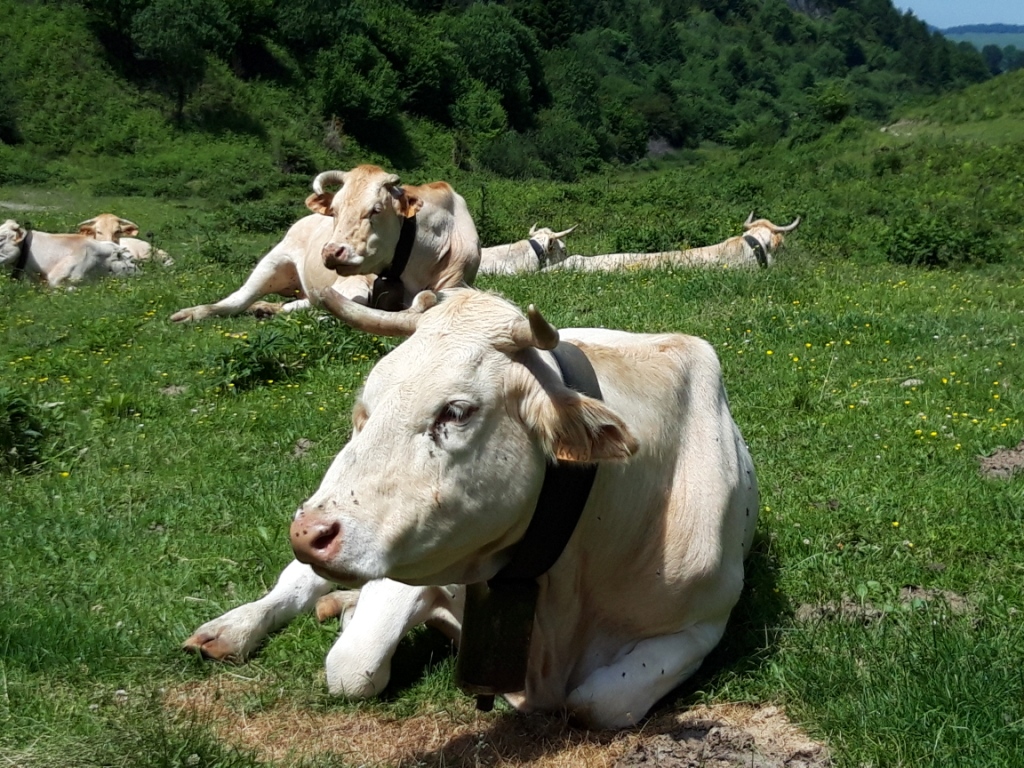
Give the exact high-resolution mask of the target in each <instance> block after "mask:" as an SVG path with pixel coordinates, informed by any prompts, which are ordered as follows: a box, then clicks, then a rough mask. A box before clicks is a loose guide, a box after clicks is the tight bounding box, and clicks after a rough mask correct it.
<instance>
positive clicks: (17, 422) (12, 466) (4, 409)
mask: <svg viewBox="0 0 1024 768" xmlns="http://www.w3.org/2000/svg"><path fill="white" fill-rule="evenodd" d="M45 441H46V429H45V427H44V425H43V418H42V411H41V409H40V408H39V407H38V406H36V405H35V403H32V402H30V401H29V400H27V399H25V398H24V397H22V396H21V395H19V394H17V393H16V392H14V391H13V390H11V389H7V388H0V470H7V471H12V472H20V471H23V470H25V469H28V468H30V467H32V466H34V465H36V464H38V463H39V462H40V461H42V458H43V453H44V444H45Z"/></svg>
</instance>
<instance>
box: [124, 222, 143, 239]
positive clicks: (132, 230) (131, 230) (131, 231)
mask: <svg viewBox="0 0 1024 768" xmlns="http://www.w3.org/2000/svg"><path fill="white" fill-rule="evenodd" d="M137 234H139V228H138V227H137V226H136V225H135V224H129V225H128V226H127V227H121V235H122V236H123V237H135V236H136V235H137Z"/></svg>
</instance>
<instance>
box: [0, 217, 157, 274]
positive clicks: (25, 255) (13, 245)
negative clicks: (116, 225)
mask: <svg viewBox="0 0 1024 768" xmlns="http://www.w3.org/2000/svg"><path fill="white" fill-rule="evenodd" d="M0 265H3V266H5V267H8V268H9V269H10V270H11V271H12V273H13V274H14V276H15V277H21V276H22V275H26V276H29V277H32V278H35V279H37V280H43V281H45V282H47V283H49V285H50V286H52V287H54V288H56V287H58V286H61V285H64V284H65V283H80V282H82V281H83V280H91V279H93V278H98V277H103V276H105V275H114V276H119V277H127V276H130V275H134V274H136V273H138V272H139V267H138V265H136V263H135V261H134V260H133V259H132V255H131V252H130V251H129V250H128V249H127V248H125V247H123V246H121V245H118V244H117V243H110V242H100V241H98V240H93V239H92V238H91V237H86V236H85V235H54V234H50V233H48V232H39V231H37V230H26V229H24V228H23V227H22V226H20V225H19V224H18V222H16V221H14V220H13V219H8V220H7V221H5V222H4V223H3V224H2V225H0Z"/></svg>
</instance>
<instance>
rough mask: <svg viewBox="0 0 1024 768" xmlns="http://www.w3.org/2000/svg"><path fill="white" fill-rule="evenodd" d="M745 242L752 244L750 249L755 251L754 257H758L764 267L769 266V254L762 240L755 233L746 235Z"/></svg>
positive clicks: (758, 261)
mask: <svg viewBox="0 0 1024 768" xmlns="http://www.w3.org/2000/svg"><path fill="white" fill-rule="evenodd" d="M743 242H745V243H746V244H747V245H749V246H750V250H752V251H753V252H754V258H755V259H757V263H758V264H760V265H761V266H762V267H767V266H768V254H767V252H765V250H764V246H763V245H762V244H761V241H760V240H758V239H757V238H756V237H754V236H753V235H744V236H743Z"/></svg>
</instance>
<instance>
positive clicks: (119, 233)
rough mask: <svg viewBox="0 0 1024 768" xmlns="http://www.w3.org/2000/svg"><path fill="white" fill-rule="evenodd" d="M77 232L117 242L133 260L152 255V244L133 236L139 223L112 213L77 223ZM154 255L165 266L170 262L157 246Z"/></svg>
mask: <svg viewBox="0 0 1024 768" xmlns="http://www.w3.org/2000/svg"><path fill="white" fill-rule="evenodd" d="M78 234H80V235H86V236H88V237H91V238H93V239H95V240H102V241H105V242H110V243H118V244H120V245H122V246H124V247H125V248H127V249H128V250H129V251H130V252H131V254H132V258H133V259H135V261H148V260H149V259H151V258H152V257H153V255H154V251H153V246H152V245H151V244H150V243H148V242H146V241H145V240H139V239H138V238H137V237H135V235H137V234H139V225H138V224H136V223H135V222H134V221H129V220H128V219H122V218H121V217H120V216H117V215H115V214H113V213H101V214H99V215H98V216H93V217H92V218H91V219H86V220H85V221H83V222H81V223H79V225H78ZM156 257H157V258H158V259H160V260H161V261H162V262H163V264H164V265H165V266H169V265H170V263H172V262H171V260H170V257H168V255H167V252H166V251H164V250H161V249H159V248H157V249H156Z"/></svg>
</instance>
